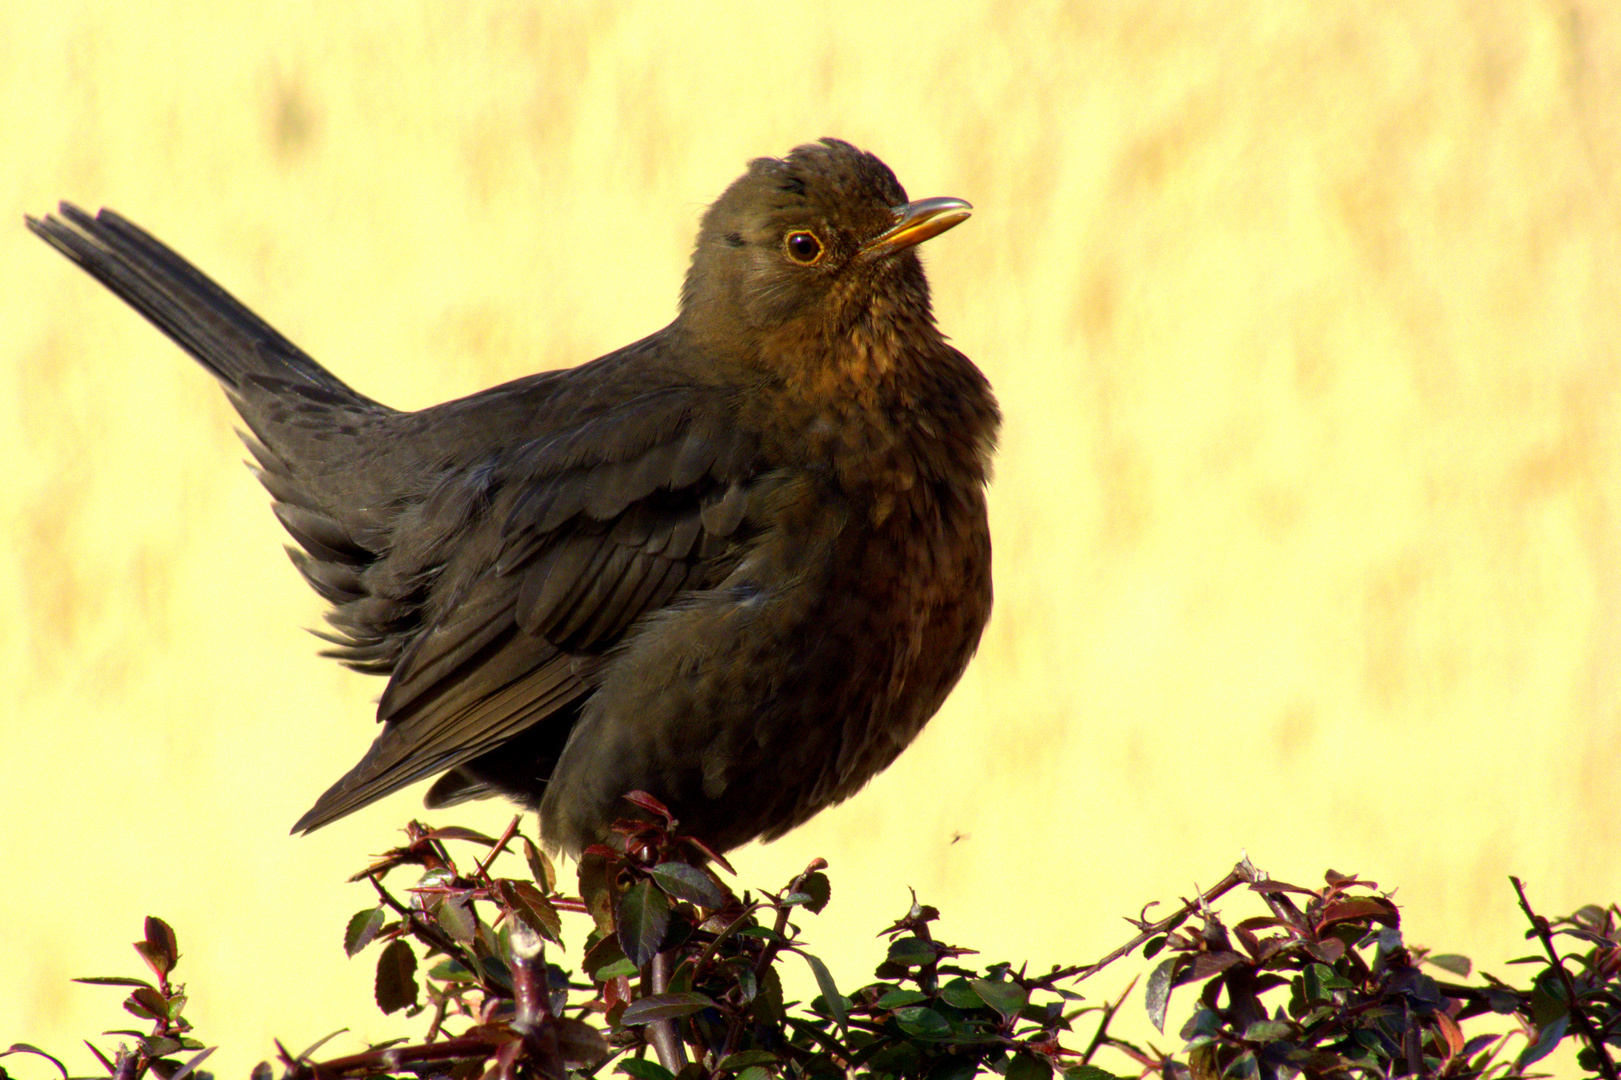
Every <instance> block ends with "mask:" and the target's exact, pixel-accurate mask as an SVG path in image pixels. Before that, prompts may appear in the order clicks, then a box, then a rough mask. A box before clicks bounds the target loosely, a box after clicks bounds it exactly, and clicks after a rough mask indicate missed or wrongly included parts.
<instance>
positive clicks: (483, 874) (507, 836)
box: [473, 814, 523, 888]
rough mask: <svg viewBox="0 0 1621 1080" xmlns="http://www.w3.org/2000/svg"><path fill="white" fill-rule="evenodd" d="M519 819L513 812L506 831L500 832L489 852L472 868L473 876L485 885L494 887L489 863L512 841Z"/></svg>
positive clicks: (516, 833)
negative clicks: (499, 836)
mask: <svg viewBox="0 0 1621 1080" xmlns="http://www.w3.org/2000/svg"><path fill="white" fill-rule="evenodd" d="M521 820H523V819H522V818H521V817H520V816H519V815H517V814H514V815H513V816H512V822H511V823H510V824H509V825H507V831H506V832H504V833H502V834H501V838H500V839H499V840H497V841H496V842H495V845H494V846H493V847H491V848H490V853H489V854H488V855H486V856H484V858H482V859H480V860H479V861H478V865H477V866H476V867H474V868H473V876H474V877H475V878H477V879H478V880H480V881H482V882H483V883H484V884H485V885H487V886H490V887H492V888H493V887H494V884H495V883H494V882H492V881H491V880H490V864H491V863H493V862H494V861H495V859H496V856H498V855H500V854H501V853H502V852H503V851H505V850H506V849H507V845H508V844H510V843H512V838H513V837H514V836H516V835H518V823H519V822H520V821H521Z"/></svg>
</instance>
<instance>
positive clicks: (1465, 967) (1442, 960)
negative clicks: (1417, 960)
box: [1427, 953, 1474, 979]
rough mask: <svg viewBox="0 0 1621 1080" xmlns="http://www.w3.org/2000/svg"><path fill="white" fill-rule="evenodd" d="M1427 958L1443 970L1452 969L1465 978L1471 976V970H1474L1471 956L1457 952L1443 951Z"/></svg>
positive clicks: (1454, 972)
mask: <svg viewBox="0 0 1621 1080" xmlns="http://www.w3.org/2000/svg"><path fill="white" fill-rule="evenodd" d="M1427 960H1428V962H1429V963H1431V964H1434V965H1435V966H1436V967H1438V968H1440V969H1441V970H1442V971H1450V972H1452V974H1454V975H1456V976H1458V977H1459V978H1463V979H1467V978H1468V977H1469V972H1471V971H1472V970H1474V967H1473V965H1471V964H1470V963H1469V958H1468V957H1467V956H1459V955H1458V954H1457V953H1441V954H1440V955H1438V956H1431V957H1428V958H1427Z"/></svg>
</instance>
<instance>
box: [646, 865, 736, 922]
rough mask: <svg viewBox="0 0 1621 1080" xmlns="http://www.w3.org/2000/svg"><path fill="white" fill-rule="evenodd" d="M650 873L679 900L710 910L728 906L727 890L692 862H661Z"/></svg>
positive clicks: (669, 893)
mask: <svg viewBox="0 0 1621 1080" xmlns="http://www.w3.org/2000/svg"><path fill="white" fill-rule="evenodd" d="M650 873H651V874H652V876H653V881H654V882H655V883H657V885H658V887H659V888H660V889H662V890H664V892H665V893H666V894H667V895H669V896H672V897H674V898H675V899H677V900H686V901H688V902H689V903H693V904H697V905H698V906H699V907H701V908H708V909H709V910H710V911H715V910H717V909H719V908H723V907H725V906H726V892H725V890H723V889H722V888H721V887H720V886H719V885H717V884H715V880H714V879H713V878H711V877H710V876H709V875H708V874H706V873H704V872H703V871H702V870H700V869H698V868H697V867H696V866H693V865H692V864H690V863H684V862H665V863H659V864H658V865H657V866H655V867H653V869H652V870H651V871H650Z"/></svg>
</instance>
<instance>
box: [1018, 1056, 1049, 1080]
mask: <svg viewBox="0 0 1621 1080" xmlns="http://www.w3.org/2000/svg"><path fill="white" fill-rule="evenodd" d="M1052 1074H1053V1066H1052V1062H1050V1061H1047V1060H1046V1059H1045V1058H1038V1057H1036V1056H1035V1055H1034V1054H1027V1053H1025V1052H1024V1051H1022V1050H1021V1051H1020V1052H1019V1053H1017V1054H1014V1055H1013V1060H1012V1061H1010V1062H1008V1067H1007V1080H1051V1077H1052Z"/></svg>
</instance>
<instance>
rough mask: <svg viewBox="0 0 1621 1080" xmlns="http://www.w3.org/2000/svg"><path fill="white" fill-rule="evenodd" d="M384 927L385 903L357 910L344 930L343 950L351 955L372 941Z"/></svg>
mask: <svg viewBox="0 0 1621 1080" xmlns="http://www.w3.org/2000/svg"><path fill="white" fill-rule="evenodd" d="M382 928H383V905H381V904H378V905H377V906H376V907H374V908H367V909H366V910H364V911H357V912H355V913H354V915H352V916H351V917H350V919H349V925H348V926H346V927H344V930H343V951H344V952H346V953H348V954H349V955H350V956H353V955H355V953H357V952H359V951H360V950H361V949H364V948H365V947H366V946H367V945H370V944H371V943H372V939H373V938H375V937H376V936H377V931H379V930H381V929H382Z"/></svg>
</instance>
